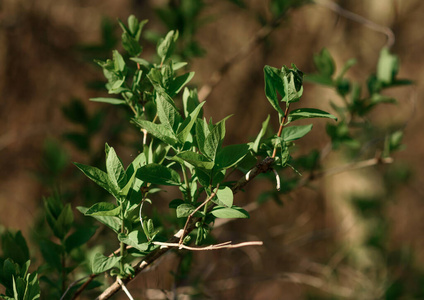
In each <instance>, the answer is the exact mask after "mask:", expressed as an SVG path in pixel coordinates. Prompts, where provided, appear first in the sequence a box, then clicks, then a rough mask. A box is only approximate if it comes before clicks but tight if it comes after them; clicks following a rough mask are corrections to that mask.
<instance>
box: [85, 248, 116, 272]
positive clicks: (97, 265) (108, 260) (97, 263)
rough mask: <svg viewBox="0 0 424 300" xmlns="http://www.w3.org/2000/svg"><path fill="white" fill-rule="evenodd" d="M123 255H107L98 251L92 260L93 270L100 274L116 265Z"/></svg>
mask: <svg viewBox="0 0 424 300" xmlns="http://www.w3.org/2000/svg"><path fill="white" fill-rule="evenodd" d="M121 258H122V257H117V256H112V257H106V256H104V255H103V254H101V253H96V254H95V255H94V257H93V260H92V261H91V272H92V273H94V274H100V273H103V272H105V271H108V270H110V269H112V268H113V267H115V266H116V265H117V264H118V262H119V261H120V260H121Z"/></svg>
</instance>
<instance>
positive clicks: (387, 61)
mask: <svg viewBox="0 0 424 300" xmlns="http://www.w3.org/2000/svg"><path fill="white" fill-rule="evenodd" d="M398 70H399V59H398V57H397V56H396V55H393V54H390V51H389V49H388V48H386V47H384V48H383V49H381V52H380V58H379V60H378V64H377V79H378V80H379V81H380V82H382V83H383V84H386V85H390V84H391V83H392V82H393V80H394V78H395V77H396V74H397V72H398Z"/></svg>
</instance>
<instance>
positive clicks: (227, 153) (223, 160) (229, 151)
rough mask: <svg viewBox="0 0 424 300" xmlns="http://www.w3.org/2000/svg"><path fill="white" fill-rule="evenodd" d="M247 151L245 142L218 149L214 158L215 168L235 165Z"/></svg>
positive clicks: (226, 167)
mask: <svg viewBox="0 0 424 300" xmlns="http://www.w3.org/2000/svg"><path fill="white" fill-rule="evenodd" d="M248 152H249V146H248V145H247V144H239V145H230V146H227V147H224V148H221V149H219V150H218V153H217V155H216V158H215V164H216V169H217V170H223V169H228V168H231V167H233V166H235V165H236V164H238V163H239V162H240V161H241V160H242V159H243V158H244V157H245V156H246V154H247V153H248Z"/></svg>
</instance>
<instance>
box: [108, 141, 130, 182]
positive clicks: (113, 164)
mask: <svg viewBox="0 0 424 300" xmlns="http://www.w3.org/2000/svg"><path fill="white" fill-rule="evenodd" d="M105 147H106V169H107V175H108V176H109V180H110V182H112V184H113V185H114V186H115V189H116V190H120V189H122V188H123V187H124V186H125V185H126V184H127V176H126V174H125V169H124V166H123V165H122V161H121V160H120V159H119V157H118V155H116V152H115V149H113V148H111V147H109V145H108V144H106V146H105Z"/></svg>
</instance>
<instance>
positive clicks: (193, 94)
mask: <svg viewBox="0 0 424 300" xmlns="http://www.w3.org/2000/svg"><path fill="white" fill-rule="evenodd" d="M198 105H199V98H198V97H197V89H194V90H189V89H188V88H184V92H183V106H184V116H185V117H186V118H187V117H188V116H189V115H190V114H191V113H192V112H193V111H194V109H195V108H196V107H197V106H198ZM199 117H200V118H202V114H200V116H199Z"/></svg>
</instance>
